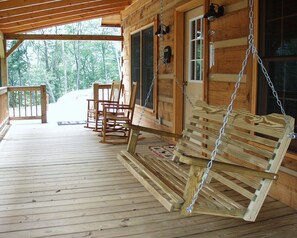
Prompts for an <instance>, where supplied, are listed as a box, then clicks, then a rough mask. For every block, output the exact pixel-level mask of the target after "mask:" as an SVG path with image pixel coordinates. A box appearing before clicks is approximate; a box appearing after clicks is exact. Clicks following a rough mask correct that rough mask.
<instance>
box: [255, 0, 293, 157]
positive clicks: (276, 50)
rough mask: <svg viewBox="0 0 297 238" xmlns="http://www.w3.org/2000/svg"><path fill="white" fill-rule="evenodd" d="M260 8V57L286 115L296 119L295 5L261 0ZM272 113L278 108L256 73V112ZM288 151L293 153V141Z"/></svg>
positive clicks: (279, 1)
mask: <svg viewBox="0 0 297 238" xmlns="http://www.w3.org/2000/svg"><path fill="white" fill-rule="evenodd" d="M260 9H261V14H260V15H261V16H262V18H261V19H260V53H261V58H262V59H263V62H264V64H265V67H266V69H267V71H268V74H269V76H270V78H271V81H272V82H273V84H274V87H275V90H276V91H277V93H278V95H279V98H280V100H281V102H282V104H283V106H284V109H285V111H286V113H287V114H288V115H290V116H293V117H295V120H297V31H296V28H297V4H296V1H294V0H264V1H261V6H260ZM272 112H277V113H280V109H279V106H278V105H277V103H276V99H275V98H274V96H273V95H272V92H271V90H270V88H269V87H268V86H267V83H266V80H265V78H264V76H263V74H262V73H261V72H260V77H259V82H258V113H259V114H267V113H272ZM296 130H297V127H296V123H295V132H296ZM289 150H291V151H294V152H297V141H296V140H292V142H291V145H290V148H289Z"/></svg>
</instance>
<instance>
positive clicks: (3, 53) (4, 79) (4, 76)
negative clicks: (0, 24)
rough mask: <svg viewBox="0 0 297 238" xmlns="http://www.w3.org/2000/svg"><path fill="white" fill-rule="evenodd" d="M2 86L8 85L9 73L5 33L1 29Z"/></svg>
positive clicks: (0, 61) (0, 65) (0, 59)
mask: <svg viewBox="0 0 297 238" xmlns="http://www.w3.org/2000/svg"><path fill="white" fill-rule="evenodd" d="M0 69H1V70H0V72H1V75H0V76H1V77H0V80H1V82H0V86H2V87H3V86H7V82H8V73H7V58H6V40H5V39H4V35H3V33H2V32H1V31H0Z"/></svg>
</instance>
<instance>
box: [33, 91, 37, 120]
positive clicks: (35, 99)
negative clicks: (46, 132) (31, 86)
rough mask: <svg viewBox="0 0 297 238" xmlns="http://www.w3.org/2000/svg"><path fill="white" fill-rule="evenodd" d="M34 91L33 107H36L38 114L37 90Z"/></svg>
mask: <svg viewBox="0 0 297 238" xmlns="http://www.w3.org/2000/svg"><path fill="white" fill-rule="evenodd" d="M34 92H35V107H36V116H38V101H37V91H34Z"/></svg>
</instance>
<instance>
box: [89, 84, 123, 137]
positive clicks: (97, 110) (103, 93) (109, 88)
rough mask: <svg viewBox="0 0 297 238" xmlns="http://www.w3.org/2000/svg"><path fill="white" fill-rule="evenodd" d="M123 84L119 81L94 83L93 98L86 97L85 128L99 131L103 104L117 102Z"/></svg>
mask: <svg viewBox="0 0 297 238" xmlns="http://www.w3.org/2000/svg"><path fill="white" fill-rule="evenodd" d="M123 91H124V85H123V84H122V80H121V81H113V82H112V84H104V85H102V84H94V85H93V97H94V98H93V99H87V102H88V108H87V120H86V126H85V127H86V128H92V129H94V131H100V130H101V128H102V116H103V104H104V103H119V100H120V97H121V94H122V93H123Z"/></svg>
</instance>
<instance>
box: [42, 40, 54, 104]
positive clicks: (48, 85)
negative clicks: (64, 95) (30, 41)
mask: <svg viewBox="0 0 297 238" xmlns="http://www.w3.org/2000/svg"><path fill="white" fill-rule="evenodd" d="M43 44H44V58H45V71H46V73H45V77H44V80H45V83H46V85H47V88H48V91H49V94H50V96H51V98H52V101H53V103H55V102H56V99H55V95H54V93H53V89H52V87H51V84H50V82H49V80H48V77H47V76H48V74H49V73H50V67H49V60H48V46H47V42H46V41H45V40H44V41H43Z"/></svg>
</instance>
